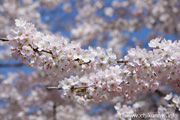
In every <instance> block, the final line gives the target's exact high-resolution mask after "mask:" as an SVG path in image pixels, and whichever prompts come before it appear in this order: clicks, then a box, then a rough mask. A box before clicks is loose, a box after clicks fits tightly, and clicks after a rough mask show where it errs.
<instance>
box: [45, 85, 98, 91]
mask: <svg viewBox="0 0 180 120" xmlns="http://www.w3.org/2000/svg"><path fill="white" fill-rule="evenodd" d="M91 86H95V85H90V86H76V87H75V86H71V87H70V89H81V88H88V87H91ZM47 89H48V90H52V89H57V90H63V88H60V87H54V86H52V87H47Z"/></svg>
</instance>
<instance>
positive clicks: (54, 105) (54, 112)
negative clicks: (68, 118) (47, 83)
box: [53, 103, 57, 120]
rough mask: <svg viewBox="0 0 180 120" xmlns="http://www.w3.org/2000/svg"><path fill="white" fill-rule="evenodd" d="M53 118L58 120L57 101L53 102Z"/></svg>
mask: <svg viewBox="0 0 180 120" xmlns="http://www.w3.org/2000/svg"><path fill="white" fill-rule="evenodd" d="M53 120H57V119H56V103H54V104H53Z"/></svg>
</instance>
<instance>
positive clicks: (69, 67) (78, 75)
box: [7, 19, 180, 102]
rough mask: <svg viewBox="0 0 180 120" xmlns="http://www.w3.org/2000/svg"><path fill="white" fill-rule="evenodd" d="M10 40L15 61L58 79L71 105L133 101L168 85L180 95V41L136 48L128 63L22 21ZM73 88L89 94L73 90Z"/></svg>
mask: <svg viewBox="0 0 180 120" xmlns="http://www.w3.org/2000/svg"><path fill="white" fill-rule="evenodd" d="M7 38H8V40H9V44H10V45H11V46H12V51H14V52H13V54H12V56H13V57H14V58H15V59H16V60H17V59H18V58H19V57H20V62H21V63H24V64H26V65H28V66H31V67H34V68H36V69H41V70H43V71H44V72H46V73H47V74H49V75H51V76H52V77H56V78H59V80H60V82H59V87H58V88H62V89H63V92H64V93H63V95H64V96H65V97H68V98H71V99H76V100H78V101H79V100H80V101H84V102H88V101H92V100H93V101H94V100H98V101H103V100H108V99H110V98H112V97H115V96H119V95H122V96H124V97H125V98H127V99H131V98H133V97H134V96H135V95H137V94H139V93H141V92H144V93H145V92H147V91H149V90H150V91H152V92H153V91H155V90H156V89H157V88H158V86H159V85H164V84H168V85H169V86H171V87H173V88H174V89H175V90H176V91H177V92H179V89H180V88H179V84H180V83H179V79H178V77H179V69H178V66H179V55H178V54H177V53H178V50H179V49H180V48H178V47H177V46H178V44H179V42H178V41H175V42H172V41H166V40H164V39H160V38H157V39H154V40H151V42H150V43H149V46H150V47H151V48H152V49H153V50H152V51H147V50H145V49H141V48H139V47H136V48H132V49H130V50H129V51H128V54H127V55H126V56H125V57H124V60H117V58H116V55H115V54H113V53H112V51H111V49H108V50H104V49H102V48H100V47H97V48H91V47H89V48H88V49H87V50H86V49H82V48H81V47H80V44H77V43H75V42H73V41H72V42H71V43H68V42H67V41H66V40H64V39H63V38H62V39H60V40H59V39H56V37H54V36H52V35H45V34H43V33H41V32H38V31H37V30H36V28H35V27H34V25H33V24H31V23H27V22H26V21H25V20H22V19H16V28H14V29H12V30H11V33H10V34H9V35H8V36H7ZM170 48H173V49H171V51H170V50H169V49H170ZM44 51H48V52H44ZM117 63H124V64H120V65H118V64H117ZM68 76H70V77H69V78H67V77H68ZM64 78H65V79H64ZM62 79H64V80H62ZM72 86H76V87H78V86H80V87H85V89H83V90H81V91H78V90H72ZM86 87H87V88H86Z"/></svg>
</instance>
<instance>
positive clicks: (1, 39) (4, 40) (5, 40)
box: [0, 38, 9, 42]
mask: <svg viewBox="0 0 180 120" xmlns="http://www.w3.org/2000/svg"><path fill="white" fill-rule="evenodd" d="M0 41H3V42H8V41H9V40H8V39H7V38H0Z"/></svg>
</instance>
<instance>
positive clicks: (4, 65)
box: [0, 63, 23, 67]
mask: <svg viewBox="0 0 180 120" xmlns="http://www.w3.org/2000/svg"><path fill="white" fill-rule="evenodd" d="M22 66H23V64H21V63H19V64H0V67H22Z"/></svg>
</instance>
